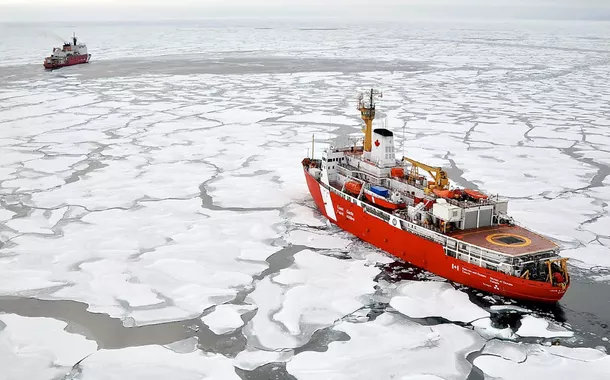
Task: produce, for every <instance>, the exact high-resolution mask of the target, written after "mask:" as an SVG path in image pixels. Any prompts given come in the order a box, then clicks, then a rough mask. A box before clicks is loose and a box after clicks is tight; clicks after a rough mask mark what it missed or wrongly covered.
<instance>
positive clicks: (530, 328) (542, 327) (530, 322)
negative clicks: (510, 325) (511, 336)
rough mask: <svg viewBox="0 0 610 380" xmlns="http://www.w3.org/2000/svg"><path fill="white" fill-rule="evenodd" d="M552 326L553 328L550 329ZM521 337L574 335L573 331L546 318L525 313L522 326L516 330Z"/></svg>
mask: <svg viewBox="0 0 610 380" xmlns="http://www.w3.org/2000/svg"><path fill="white" fill-rule="evenodd" d="M549 327H551V328H552V329H549ZM516 334H517V335H519V336H521V337H540V338H556V337H571V336H574V333H573V332H572V331H568V330H566V329H563V328H561V327H559V326H556V325H555V324H554V323H551V322H549V321H547V320H545V319H542V318H538V317H534V316H531V315H524V316H523V317H522V318H521V327H519V329H518V330H517V332H516Z"/></svg>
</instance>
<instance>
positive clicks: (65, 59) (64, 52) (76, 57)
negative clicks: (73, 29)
mask: <svg viewBox="0 0 610 380" xmlns="http://www.w3.org/2000/svg"><path fill="white" fill-rule="evenodd" d="M90 59H91V54H89V53H88V52H87V45H86V44H83V43H80V44H79V43H78V39H77V38H76V35H75V34H74V35H73V36H72V42H71V43H70V42H65V43H64V44H63V46H62V47H61V48H57V47H56V48H53V53H52V54H51V55H50V56H48V57H46V58H45V59H44V63H43V66H44V68H45V69H58V68H60V67H65V66H72V65H79V64H82V63H88V62H89V60H90Z"/></svg>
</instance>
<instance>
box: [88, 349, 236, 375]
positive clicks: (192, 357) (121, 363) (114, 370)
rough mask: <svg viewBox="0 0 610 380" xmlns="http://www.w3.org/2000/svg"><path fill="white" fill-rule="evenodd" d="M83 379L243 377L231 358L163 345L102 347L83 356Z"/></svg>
mask: <svg viewBox="0 0 610 380" xmlns="http://www.w3.org/2000/svg"><path fill="white" fill-rule="evenodd" d="M79 367H80V372H81V373H80V374H79V375H78V379H79V380H119V379H129V378H133V379H151V380H154V379H159V380H165V379H170V378H171V379H175V380H195V379H223V380H239V379H240V377H239V376H237V374H236V373H235V368H234V367H233V364H232V363H231V359H229V358H226V357H224V356H223V355H220V354H211V353H206V352H201V351H195V352H190V353H176V352H174V351H173V350H171V349H169V348H165V347H162V346H141V347H128V348H123V349H119V350H100V351H98V352H96V353H95V354H93V355H91V356H89V357H88V358H86V359H85V360H83V361H82V362H81V363H80V365H79Z"/></svg>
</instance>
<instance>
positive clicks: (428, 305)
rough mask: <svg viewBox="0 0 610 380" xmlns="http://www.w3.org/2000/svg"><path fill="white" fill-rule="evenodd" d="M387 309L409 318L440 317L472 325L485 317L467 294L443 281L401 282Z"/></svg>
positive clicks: (487, 313) (486, 314)
mask: <svg viewBox="0 0 610 380" xmlns="http://www.w3.org/2000/svg"><path fill="white" fill-rule="evenodd" d="M390 306H392V307H393V308H394V309H396V310H398V311H399V312H400V313H402V314H404V315H406V316H409V317H411V318H426V317H442V318H445V319H447V320H449V321H453V322H465V323H468V322H472V321H474V320H476V319H480V318H485V317H488V316H489V312H487V311H485V310H483V309H481V308H480V307H478V306H476V305H475V304H473V303H472V302H470V300H469V299H468V295H467V294H466V293H464V292H461V291H459V290H457V289H455V288H454V287H453V286H451V285H450V284H448V283H446V282H436V281H403V283H401V284H400V285H399V286H398V288H397V289H396V295H394V296H393V297H392V299H391V301H390Z"/></svg>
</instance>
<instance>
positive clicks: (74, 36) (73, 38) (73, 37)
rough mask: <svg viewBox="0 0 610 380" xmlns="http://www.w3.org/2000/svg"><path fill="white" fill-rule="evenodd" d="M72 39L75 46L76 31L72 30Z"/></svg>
mask: <svg viewBox="0 0 610 380" xmlns="http://www.w3.org/2000/svg"><path fill="white" fill-rule="evenodd" d="M72 41H74V46H76V33H74V32H72Z"/></svg>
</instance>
